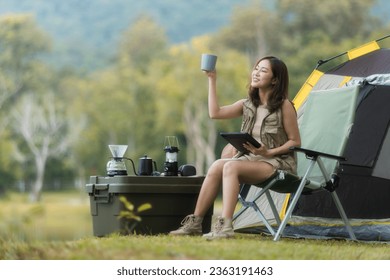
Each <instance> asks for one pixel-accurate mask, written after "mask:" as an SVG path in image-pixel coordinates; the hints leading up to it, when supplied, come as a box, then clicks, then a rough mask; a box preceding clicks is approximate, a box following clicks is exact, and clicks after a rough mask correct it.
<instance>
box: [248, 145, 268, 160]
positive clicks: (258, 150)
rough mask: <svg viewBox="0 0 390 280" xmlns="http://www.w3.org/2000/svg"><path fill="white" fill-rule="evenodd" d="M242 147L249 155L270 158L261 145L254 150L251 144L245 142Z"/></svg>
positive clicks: (265, 148)
mask: <svg viewBox="0 0 390 280" xmlns="http://www.w3.org/2000/svg"><path fill="white" fill-rule="evenodd" d="M243 146H244V148H245V149H247V150H248V151H249V152H250V153H251V154H253V155H255V156H263V157H271V155H270V153H269V150H268V149H267V147H266V146H264V145H261V146H260V148H256V147H255V146H253V145H252V144H251V143H249V142H246V143H244V144H243Z"/></svg>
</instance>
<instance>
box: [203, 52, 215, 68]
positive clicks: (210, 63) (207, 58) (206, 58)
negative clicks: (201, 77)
mask: <svg viewBox="0 0 390 280" xmlns="http://www.w3.org/2000/svg"><path fill="white" fill-rule="evenodd" d="M216 63H217V56H216V55H214V54H207V53H204V54H202V59H201V63H200V69H202V70H203V71H207V72H211V71H214V70H215V65H216Z"/></svg>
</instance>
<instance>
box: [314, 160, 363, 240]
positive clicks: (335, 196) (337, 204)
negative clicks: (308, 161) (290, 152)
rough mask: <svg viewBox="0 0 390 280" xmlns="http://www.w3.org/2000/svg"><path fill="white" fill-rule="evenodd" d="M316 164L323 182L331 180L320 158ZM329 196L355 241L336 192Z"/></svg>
mask: <svg viewBox="0 0 390 280" xmlns="http://www.w3.org/2000/svg"><path fill="white" fill-rule="evenodd" d="M317 163H318V166H319V167H320V170H321V172H322V175H323V176H324V178H325V180H326V181H327V182H328V181H329V180H330V179H331V178H330V176H329V174H328V172H326V169H325V166H324V163H323V162H322V160H321V158H318V159H317ZM330 194H331V196H332V198H333V201H334V203H335V204H336V207H337V210H338V211H339V214H340V216H341V218H342V219H343V222H344V225H345V228H346V229H347V231H348V234H349V237H350V238H351V239H352V240H356V236H355V234H354V232H353V230H352V227H351V224H350V223H349V220H348V217H347V214H346V213H345V211H344V207H343V205H342V204H341V202H340V199H339V196H338V195H337V193H336V191H332V192H330Z"/></svg>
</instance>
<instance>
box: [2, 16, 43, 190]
mask: <svg viewBox="0 0 390 280" xmlns="http://www.w3.org/2000/svg"><path fill="white" fill-rule="evenodd" d="M49 49H50V41H49V38H48V36H47V35H46V34H45V33H44V32H43V31H42V30H41V29H39V28H38V27H37V25H36V23H35V20H34V18H33V17H32V16H31V15H25V14H20V15H17V14H9V15H5V16H1V17H0V157H1V159H0V173H1V174H2V176H1V177H2V183H4V182H7V183H8V184H9V183H10V182H11V181H10V180H16V179H17V178H18V177H20V176H21V173H20V170H21V169H22V168H21V167H20V166H19V165H16V164H15V161H14V159H15V158H17V157H18V156H17V155H15V154H14V152H15V149H14V148H13V147H14V146H15V140H16V139H15V138H14V135H12V136H11V132H10V131H9V123H10V119H9V117H10V112H11V111H12V109H13V108H14V106H15V105H16V104H17V102H18V101H19V100H20V98H21V97H22V95H23V94H25V93H26V92H28V91H31V90H36V89H38V88H40V87H44V84H45V83H46V81H47V80H46V78H45V77H46V74H47V72H46V69H45V67H44V65H42V63H41V62H40V61H39V58H40V55H42V54H44V53H46V52H47V51H48V50H49ZM42 73H45V75H41V74H42ZM38 77H40V78H38ZM6 178H8V179H6Z"/></svg>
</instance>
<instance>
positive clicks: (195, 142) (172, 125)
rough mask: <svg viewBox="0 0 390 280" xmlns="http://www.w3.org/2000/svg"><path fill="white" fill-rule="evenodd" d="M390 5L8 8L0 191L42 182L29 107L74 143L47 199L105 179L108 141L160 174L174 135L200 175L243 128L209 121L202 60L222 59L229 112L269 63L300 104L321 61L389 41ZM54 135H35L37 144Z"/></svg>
mask: <svg viewBox="0 0 390 280" xmlns="http://www.w3.org/2000/svg"><path fill="white" fill-rule="evenodd" d="M389 5H390V4H389V2H388V1H374V0H369V1H367V0H348V1H336V0H329V1H325V2H323V1H321V2H320V1H319V0H318V1H317V0H316V1H310V0H294V1H292V0H275V1H260V0H257V1H256V0H248V1H238V0H237V1H235V0H225V1H224V0H219V1H206V0H205V1H203V0H202V1H200V0H199V1H174V0H166V1H152V0H145V1H127V0H112V1H106V0H83V1H79V0H77V1H76V0H69V1H59V0H58V1H57V0H55V1H29V0H19V1H13V0H3V1H1V3H0V21H1V22H0V97H1V98H0V175H1V176H0V178H1V179H0V193H1V192H4V191H6V190H11V189H13V190H20V191H28V190H29V189H30V188H31V185H32V182H34V180H36V179H35V177H36V173H37V168H36V159H37V156H36V155H35V156H34V153H33V152H32V150H31V146H30V145H29V144H28V143H27V142H26V139H25V136H24V135H23V134H22V133H21V125H20V123H17V122H16V117H15V116H16V115H17V113H19V114H21V113H22V112H25V109H26V107H25V106H26V101H25V100H26V98H30V99H31V100H33V102H34V104H36V106H37V108H45V110H43V111H42V112H41V114H42V116H47V118H48V117H49V113H50V112H51V110H52V109H53V111H54V112H55V115H54V116H55V118H53V119H52V121H53V122H54V121H56V122H59V121H61V122H60V123H61V127H60V128H59V130H58V131H57V132H56V133H55V137H54V136H53V137H52V139H51V141H52V146H53V147H55V146H61V145H63V144H64V143H66V144H67V145H66V148H65V145H64V148H63V149H61V150H60V151H59V152H56V153H54V154H51V155H50V156H49V157H48V159H47V161H46V164H45V174H44V178H45V181H44V184H43V189H44V190H46V189H51V190H53V189H55V190H60V189H64V188H74V187H79V188H82V187H83V186H84V185H85V180H86V179H87V178H88V177H89V176H90V175H104V174H105V164H106V162H107V160H108V157H109V156H110V154H109V150H108V148H107V145H108V144H127V145H129V148H128V151H127V153H126V155H127V156H128V157H131V158H132V159H134V160H135V161H136V162H137V159H138V158H139V157H142V156H143V155H144V154H147V155H148V156H150V157H152V158H153V159H154V160H156V161H157V163H158V166H159V169H161V167H162V164H163V161H164V152H163V144H164V137H165V136H166V135H176V136H177V137H178V138H179V141H180V152H179V162H180V163H181V164H183V163H191V164H195V165H196V166H197V168H198V171H199V173H200V174H202V173H204V172H205V171H206V170H207V167H208V166H209V164H210V163H211V162H212V161H213V160H214V159H215V158H216V157H218V156H219V153H220V151H221V149H222V147H223V145H224V144H225V143H224V142H223V141H222V140H221V139H219V138H218V131H222V130H237V129H238V128H239V124H240V120H234V121H212V120H210V119H209V118H208V113H207V79H206V78H205V76H204V74H203V73H202V72H201V71H200V70H199V58H200V55H201V53H204V52H213V53H216V54H218V57H219V58H218V66H217V68H218V92H219V102H220V104H221V105H222V104H228V103H230V102H233V101H235V100H237V99H239V98H243V97H245V96H246V85H247V82H248V75H249V72H250V69H251V66H252V64H253V63H254V61H255V60H256V58H258V57H261V56H263V55H266V54H273V55H276V56H279V57H281V58H282V59H283V60H284V61H285V62H286V63H287V65H288V67H289V71H290V97H291V98H293V97H294V95H295V94H296V92H297V91H298V90H299V88H300V86H301V85H302V83H303V82H304V81H305V79H306V78H307V76H308V75H309V74H310V72H311V71H312V69H313V68H314V66H315V64H316V62H317V61H318V60H319V59H324V58H328V57H331V56H334V55H336V54H339V53H341V52H344V51H346V50H348V49H350V48H353V47H356V46H359V45H361V44H363V43H366V42H368V41H370V40H374V39H377V38H380V37H383V36H385V35H387V34H389V33H390V26H389V22H388V17H386V15H385V11H388V10H389V8H390V7H389ZM49 96H50V98H53V101H51V102H50V104H49V105H47V102H44V100H48V99H49ZM30 99H29V100H30ZM45 106H46V107H45ZM52 117H53V116H52ZM30 119H31V121H34V120H36V119H37V118H35V117H31V118H30ZM49 123H50V122H49ZM31 125H32V124H31ZM41 125H42V124H41ZM47 134H48V132H45V131H44V130H42V129H41V130H35V138H34V141H35V142H36V144H37V145H41V144H42V143H41V142H39V141H40V139H44V136H45V135H47ZM65 140H66V142H65ZM128 170H129V173H132V168H130V166H129V167H128Z"/></svg>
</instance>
